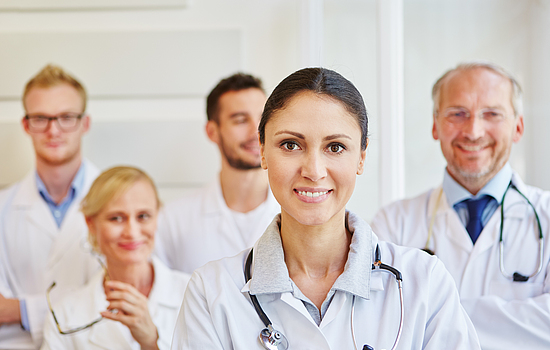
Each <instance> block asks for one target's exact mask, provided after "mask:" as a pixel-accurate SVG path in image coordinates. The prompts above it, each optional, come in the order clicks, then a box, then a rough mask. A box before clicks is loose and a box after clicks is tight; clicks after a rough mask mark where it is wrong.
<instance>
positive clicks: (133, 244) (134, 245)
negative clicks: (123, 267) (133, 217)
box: [118, 242, 143, 250]
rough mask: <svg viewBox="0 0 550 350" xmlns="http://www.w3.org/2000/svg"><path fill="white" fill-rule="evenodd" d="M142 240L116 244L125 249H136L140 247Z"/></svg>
mask: <svg viewBox="0 0 550 350" xmlns="http://www.w3.org/2000/svg"><path fill="white" fill-rule="evenodd" d="M142 244H143V242H125V243H119V244H118V246H119V247H120V248H122V249H125V250H136V249H138V248H139V247H141V246H142Z"/></svg>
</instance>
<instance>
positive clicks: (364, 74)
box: [0, 0, 550, 219]
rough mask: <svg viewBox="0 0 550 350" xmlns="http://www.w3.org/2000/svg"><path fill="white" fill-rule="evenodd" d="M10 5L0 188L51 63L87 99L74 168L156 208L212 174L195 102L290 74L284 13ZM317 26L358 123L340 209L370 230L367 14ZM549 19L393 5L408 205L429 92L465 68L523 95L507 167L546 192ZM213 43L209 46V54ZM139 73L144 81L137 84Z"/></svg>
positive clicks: (331, 5) (294, 16)
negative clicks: (139, 192) (31, 81)
mask: <svg viewBox="0 0 550 350" xmlns="http://www.w3.org/2000/svg"><path fill="white" fill-rule="evenodd" d="M8 1H10V0H0V43H3V44H4V45H8V44H9V45H8V46H9V50H7V49H6V48H5V47H1V48H0V53H1V54H0V63H2V64H3V65H0V82H2V83H0V186H5V185H7V184H8V183H11V182H14V181H16V180H17V179H19V178H21V177H22V176H23V175H24V174H25V173H26V172H27V171H28V170H29V169H30V168H31V167H32V164H33V155H32V150H31V147H30V142H29V140H28V139H27V138H26V136H25V135H24V133H23V132H22V131H21V128H20V127H19V125H18V121H19V119H20V117H21V116H22V114H23V111H22V108H21V106H20V102H19V98H20V97H19V95H20V93H21V90H22V89H23V85H24V83H25V81H26V79H28V78H29V77H30V76H31V75H33V74H34V73H35V72H37V71H38V70H39V69H40V68H41V66H43V65H44V64H46V63H47V61H48V60H51V59H53V58H55V59H56V63H59V64H61V65H65V66H67V68H68V69H69V70H70V71H72V73H74V74H75V75H76V76H77V77H79V78H81V79H82V81H83V82H84V83H85V84H86V86H87V88H88V89H89V91H90V102H89V112H90V113H91V115H92V118H93V125H92V130H91V132H90V134H89V135H88V136H86V137H85V143H84V147H85V148H84V152H85V155H86V156H88V157H90V158H91V159H92V160H93V161H94V162H96V163H98V164H99V165H100V166H101V167H103V168H104V167H107V166H110V165H114V164H117V163H126V164H127V163H132V164H137V165H140V166H142V167H144V168H145V169H146V170H147V171H148V172H150V173H151V174H153V176H154V177H155V180H156V181H157V182H158V184H159V187H160V189H161V194H162V196H163V198H164V199H165V200H170V199H172V198H174V197H177V196H179V195H180V194H181V193H183V192H185V191H186V190H188V189H189V188H193V187H196V186H200V185H201V184H202V183H204V182H205V181H208V180H210V179H212V178H214V176H215V175H216V172H217V169H218V158H217V157H218V155H217V150H216V149H215V147H214V146H213V145H212V144H211V143H209V142H208V141H207V140H206V137H205V136H204V132H203V124H204V120H205V118H206V117H205V112H204V98H205V96H206V94H207V93H208V91H209V89H210V88H211V87H213V86H214V85H215V83H216V82H217V80H218V79H220V78H222V77H223V76H225V75H229V74H231V73H233V72H234V71H235V70H237V69H240V70H244V71H246V72H250V73H252V74H256V75H258V76H260V77H262V78H263V80H264V83H265V86H266V88H267V90H268V91H271V90H272V89H273V88H274V87H275V85H276V84H277V83H278V82H279V81H280V80H281V79H283V78H284V77H285V76H287V75H288V74H290V73H291V72H293V71H295V70H297V69H299V68H301V67H300V64H301V63H300V62H302V60H301V58H302V57H301V56H300V55H301V50H300V49H301V48H300V47H299V37H300V36H299V35H300V20H301V17H300V16H301V15H302V13H301V12H300V2H299V1H295V0H274V1H255V0H231V1H227V0H194V1H192V0H189V1H180V3H184V4H187V5H186V6H185V7H177V6H176V7H174V6H171V7H162V8H159V9H152V8H141V9H132V10H128V9H126V10H105V9H103V10H93V9H85V10H80V11H74V10H71V11H69V10H63V11H14V10H10V11H2V4H8ZM52 1H53V0H52ZM59 1H61V0H56V2H59ZM166 1H171V2H174V1H175V2H177V0H166ZM32 2H35V3H36V1H34V0H26V1H25V3H32ZM61 2H63V1H61ZM82 2H86V1H84V0H79V3H82ZM120 2H122V3H124V2H126V3H127V2H128V1H127V0H120ZM141 2H142V0H140V3H141ZM10 3H11V4H13V1H10ZM39 3H41V4H42V5H44V4H48V3H51V2H50V1H39ZM153 3H155V2H153ZM136 4H137V2H136ZM323 13H324V16H323V24H324V25H323V27H324V32H323V35H322V36H321V37H322V45H323V49H322V50H323V51H322V55H321V56H322V59H323V65H324V66H326V67H328V68H331V69H334V70H336V71H338V72H340V73H342V74H343V75H344V76H346V77H347V78H349V79H350V80H351V81H352V82H354V83H355V84H356V86H357V87H358V89H359V90H360V91H361V93H362V94H363V97H364V99H365V101H366V103H367V108H368V110H369V113H370V145H369V150H368V159H367V166H366V171H365V174H363V175H362V176H360V177H358V182H357V187H356V191H355V193H354V195H353V197H352V199H351V201H350V203H349V205H348V208H350V209H352V210H354V211H357V212H358V213H359V214H360V215H361V216H363V217H364V218H365V219H370V218H371V217H372V216H373V215H374V213H375V211H376V210H377V208H378V206H379V198H378V197H379V195H378V183H379V179H380V177H381V176H384V175H383V174H379V148H378V147H379V141H380V139H379V135H380V132H379V130H378V128H379V123H378V115H377V113H378V93H377V91H378V83H377V81H378V74H379V73H378V70H377V63H378V62H377V34H378V33H377V24H376V20H377V19H376V13H377V11H376V1H375V0H325V1H324V4H323ZM549 17H550V9H549V0H524V1H517V0H445V1H442V0H405V1H404V28H405V30H404V42H405V147H406V157H405V160H406V166H405V169H404V171H405V176H406V188H405V191H406V194H407V196H411V195H415V194H417V193H420V192H422V191H424V190H425V189H427V188H428V187H432V186H435V185H437V184H438V183H440V182H441V179H442V173H443V169H444V164H445V163H444V159H443V157H442V156H441V151H440V149H439V145H438V143H437V142H435V141H433V140H432V137H431V110H432V104H431V98H430V91H431V86H432V84H433V82H434V81H435V80H436V79H437V77H438V76H440V75H441V74H442V73H443V72H444V71H445V70H447V69H448V68H451V67H452V66H454V65H456V64H457V63H458V62H460V61H463V60H471V59H488V60H491V61H494V62H496V63H498V64H500V65H503V66H504V67H505V68H507V69H508V70H510V71H511V72H512V73H514V74H515V75H516V76H517V77H518V79H519V80H520V82H521V83H522V85H523V86H524V90H525V94H526V101H525V102H526V103H525V107H526V108H525V110H526V117H525V122H526V137H524V139H523V140H522V141H521V142H520V144H519V145H517V146H516V147H515V149H514V152H513V157H512V158H513V159H512V164H513V166H514V167H515V168H516V169H517V170H518V171H519V172H520V174H521V175H522V176H524V178H525V179H526V180H527V181H528V182H531V183H533V184H536V185H539V186H542V187H544V188H547V189H548V188H550V167H548V166H546V164H547V163H549V162H548V160H547V157H549V156H548V155H547V153H548V152H546V150H545V142H546V137H545V136H546V131H547V130H549V127H550V122H548V120H547V119H548V118H546V114H547V111H548V110H550V106H548V102H547V101H548V98H546V95H547V92H548V91H550V89H549V86H548V84H549V83H548V81H550V68H548V63H547V62H548V57H549V54H550V52H549V51H548V50H549V47H550V45H549V44H550V33H549V32H548V30H547V24H548V23H549V20H550V18H549ZM140 33H141V34H140ZM209 35H210V37H209V38H210V39H208V40H206V39H205V40H203V41H201V40H199V39H200V38H201V37H202V38H205V37H208V36H209ZM101 38H106V39H104V40H102V39H101ZM121 38H126V39H124V40H126V41H128V42H134V40H137V43H136V42H134V45H133V46H132V45H130V46H129V47H127V46H125V47H126V49H125V50H122V51H121V50H120V45H121V44H120V42H119V44H116V43H117V40H119V39H120V40H122V39H121ZM147 38H149V39H147ZM151 38H152V39H151ZM155 38H156V39H155ZM221 38H225V39H221ZM124 40H123V41H124ZM163 40H165V41H166V42H165V43H163ZM216 40H221V42H220V43H219V44H213V43H214V42H215V41H216ZM33 43H34V44H33ZM109 43H110V44H109ZM184 43H187V44H184ZM223 43H231V45H229V46H227V45H226V46H223ZM31 44H32V45H31ZM109 45H114V46H113V47H111V48H110V49H109ZM171 45H173V46H174V47H171ZM52 48H55V50H53V49H52ZM216 48H219V50H217V51H216V50H215V49H216ZM132 50H137V51H132ZM139 50H141V51H139ZM163 50H165V51H163ZM171 50H175V51H173V55H175V56H173V57H172V56H170V53H169V52H171ZM138 51H139V52H140V54H139V55H137V54H131V53H132V52H138ZM216 52H217V54H216ZM160 53H162V55H161V54H160ZM167 55H168V56H170V57H171V58H174V57H178V58H177V59H169V58H170V57H167ZM156 57H158V60H156ZM57 60H59V62H58V61H57ZM113 62H114V63H113ZM155 62H162V63H159V64H157V65H155ZM120 67H122V68H120ZM152 71H154V72H156V73H155V74H150V73H151V72H152ZM140 73H143V74H144V75H145V76H146V77H147V79H143V80H140V79H137V77H139V76H140ZM190 145H191V146H190ZM149 146H150V147H149ZM202 152H205V154H206V156H203V153H202ZM157 154H158V155H160V156H159V157H156V156H155V155H157Z"/></svg>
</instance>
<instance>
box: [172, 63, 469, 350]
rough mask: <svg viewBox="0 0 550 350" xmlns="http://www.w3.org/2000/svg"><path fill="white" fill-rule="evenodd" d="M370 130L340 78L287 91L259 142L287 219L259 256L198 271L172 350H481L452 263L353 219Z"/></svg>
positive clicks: (305, 81) (285, 86) (297, 82)
mask: <svg viewBox="0 0 550 350" xmlns="http://www.w3.org/2000/svg"><path fill="white" fill-rule="evenodd" d="M367 122H368V120H367V113H366V110H365V105H364V102H363V99H362V97H361V95H360V94H359V92H358V91H357V89H356V88H355V87H354V86H353V84H352V83H351V82H349V81H348V80H346V79H345V78H343V77H342V76H341V75H339V74H338V73H336V72H333V71H330V70H327V69H322V68H308V69H303V70H300V71H298V72H296V73H294V74H292V75H290V76H289V77H287V78H286V79H285V80H283V81H282V82H281V83H280V84H279V85H278V86H277V88H276V89H275V90H274V91H273V94H272V95H271V96H270V97H269V99H268V101H267V103H266V106H265V109H264V113H263V116H262V121H261V123H260V127H259V133H260V143H261V154H262V167H263V168H264V169H267V171H268V176H269V182H270V186H271V190H272V191H273V194H274V196H275V198H276V199H277V201H278V202H279V204H280V205H281V214H280V215H278V216H277V217H276V218H275V219H274V220H273V222H272V223H271V225H270V226H269V227H268V228H267V230H266V231H265V233H264V234H263V236H262V237H261V238H260V239H259V240H258V242H257V243H256V244H255V246H254V248H253V250H252V251H250V250H246V251H244V252H242V253H241V254H239V255H237V256H235V257H233V258H226V259H222V260H219V261H215V262H211V263H209V264H207V265H205V266H204V267H202V268H200V269H198V270H196V271H195V273H194V274H193V276H192V278H191V281H190V282H189V286H188V289H187V291H186V294H185V298H184V301H183V305H182V309H181V311H180V315H179V319H178V324H177V326H176V330H175V337H174V342H173V344H172V349H262V348H266V349H279V350H280V349H286V348H288V349H373V348H374V349H377V350H380V349H407V350H410V349H434V350H435V349H437V350H441V349H465V350H466V349H468V350H471V349H479V344H478V340H477V337H476V334H475V331H474V329H473V326H472V324H471V322H470V320H469V319H468V317H467V316H466V313H465V312H464V310H463V309H462V307H461V305H460V301H459V298H458V293H457V291H456V289H455V286H454V283H453V280H452V278H451V276H450V275H449V273H448V272H447V271H446V270H445V268H444V267H443V264H442V263H441V262H440V261H439V260H438V259H437V258H435V257H430V256H428V255H427V254H425V253H423V252H421V251H419V250H417V249H408V248H403V247H398V246H395V245H393V244H390V243H386V242H379V241H378V239H377V237H376V235H375V234H374V233H373V232H372V231H371V229H370V227H369V225H368V224H367V223H366V222H364V221H363V220H362V219H360V218H359V217H358V216H356V215H354V214H353V213H351V212H347V211H346V210H345V205H346V203H347V202H348V200H349V198H350V196H351V194H352V192H353V189H354V186H355V180H356V175H360V174H361V173H362V172H363V168H364V163H365V157H366V148H367V144H368V138H367V133H368V128H367ZM399 271H400V272H399ZM401 276H402V280H403V287H402V289H401V281H400V280H401ZM396 282H397V283H396Z"/></svg>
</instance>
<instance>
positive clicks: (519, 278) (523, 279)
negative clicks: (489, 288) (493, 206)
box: [498, 181, 544, 282]
mask: <svg viewBox="0 0 550 350" xmlns="http://www.w3.org/2000/svg"><path fill="white" fill-rule="evenodd" d="M510 187H512V188H513V189H515V190H516V192H517V193H519V194H520V195H521V196H522V197H523V199H525V200H526V201H527V203H528V204H529V205H530V206H531V208H533V212H534V213H535V219H536V221H537V228H538V230H539V259H538V268H537V269H536V271H535V272H533V273H532V274H530V275H529V276H523V275H520V274H519V273H518V272H515V273H514V274H513V275H510V274H508V273H507V272H506V269H505V268H504V239H503V235H504V233H503V232H504V198H505V197H506V193H508V190H509V189H510ZM501 203H502V204H501V205H500V235H499V239H498V243H499V244H498V245H499V247H498V250H499V262H498V265H499V269H500V272H501V273H502V274H503V275H504V276H505V277H507V278H511V279H512V280H514V281H517V282H526V281H527V280H529V279H530V278H531V277H535V276H536V275H538V274H539V273H540V272H541V271H542V258H543V256H544V236H543V234H542V226H541V224H540V219H539V214H538V213H537V211H536V210H535V206H534V205H533V203H531V201H530V200H529V199H528V198H527V196H525V195H524V194H523V193H521V191H520V190H519V189H518V188H517V187H516V186H515V185H514V184H513V183H512V181H510V183H509V184H508V187H507V188H506V191H504V195H503V196H502V201H501Z"/></svg>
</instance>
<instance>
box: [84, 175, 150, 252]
mask: <svg viewBox="0 0 550 350" xmlns="http://www.w3.org/2000/svg"><path fill="white" fill-rule="evenodd" d="M138 181H145V182H147V183H148V184H150V185H151V187H152V188H153V191H154V193H155V198H156V200H157V208H159V207H160V205H161V202H160V199H159V196H158V192H157V188H156V186H155V183H154V182H153V180H152V179H151V178H150V177H149V175H147V174H146V173H145V172H144V171H143V170H140V169H138V168H134V167H130V166H118V167H114V168H111V169H108V170H105V171H104V172H102V173H101V174H100V175H99V176H98V177H97V178H96V179H95V181H94V183H93V184H92V186H91V187H90V190H89V191H88V194H87V195H86V197H84V199H82V202H81V203H80V211H81V212H82V214H84V217H86V219H89V218H93V217H95V216H96V215H97V214H99V213H100V212H101V211H102V210H103V209H104V208H105V206H106V205H107V204H108V203H109V202H111V201H112V200H113V199H116V198H118V197H120V196H121V195H122V194H124V193H125V192H126V191H128V189H129V188H130V187H132V186H133V185H134V184H135V183H136V182H138ZM88 241H89V242H90V244H91V245H92V248H93V249H94V250H95V251H96V252H99V250H98V247H97V242H96V238H95V235H93V234H91V232H88Z"/></svg>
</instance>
